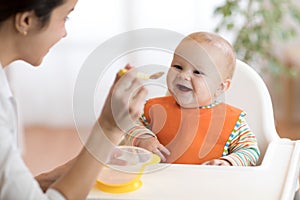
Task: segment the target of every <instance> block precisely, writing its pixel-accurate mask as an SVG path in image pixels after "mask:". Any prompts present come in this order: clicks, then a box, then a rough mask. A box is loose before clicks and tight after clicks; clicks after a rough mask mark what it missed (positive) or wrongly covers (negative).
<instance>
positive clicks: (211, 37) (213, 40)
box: [187, 32, 236, 79]
mask: <svg viewBox="0 0 300 200" xmlns="http://www.w3.org/2000/svg"><path fill="white" fill-rule="evenodd" d="M187 38H190V39H192V40H194V41H196V42H197V43H198V44H201V45H203V44H207V45H210V46H212V47H214V48H216V50H217V51H218V52H220V53H221V54H222V55H223V56H224V65H223V66H222V69H223V70H222V71H223V72H222V73H223V78H225V79H226V78H229V79H231V78H232V76H233V73H234V70H235V65H236V57H235V53H234V49H233V47H232V46H231V44H230V43H229V42H228V41H227V40H225V39H224V38H222V37H221V36H219V35H217V34H214V33H208V32H195V33H192V34H190V35H188V36H187ZM218 67H220V66H218Z"/></svg>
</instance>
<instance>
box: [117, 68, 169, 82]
mask: <svg viewBox="0 0 300 200" xmlns="http://www.w3.org/2000/svg"><path fill="white" fill-rule="evenodd" d="M127 71H128V70H127V69H125V68H123V69H121V70H120V71H119V72H118V75H119V76H123V75H124V74H125V73H126V72H127ZM164 73H165V72H156V73H154V74H146V73H143V72H137V73H136V77H137V78H139V79H143V80H148V79H158V78H160V77H161V76H162V75H164Z"/></svg>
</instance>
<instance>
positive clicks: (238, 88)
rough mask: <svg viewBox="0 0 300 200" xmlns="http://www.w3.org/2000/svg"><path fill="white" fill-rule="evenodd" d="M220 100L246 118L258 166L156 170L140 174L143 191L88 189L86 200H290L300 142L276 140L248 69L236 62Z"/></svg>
mask: <svg viewBox="0 0 300 200" xmlns="http://www.w3.org/2000/svg"><path fill="white" fill-rule="evenodd" d="M224 98H225V101H226V103H228V104H231V105H234V106H236V107H239V108H241V109H243V110H244V111H245V112H246V113H247V115H246V120H247V122H248V124H249V126H250V128H251V130H252V131H253V132H254V133H255V135H256V137H257V140H258V145H259V148H260V151H261V157H260V160H259V164H258V166H255V167H234V166H230V167H220V166H206V165H185V164H159V165H157V166H156V169H155V170H152V171H151V173H150V172H149V173H147V174H143V176H142V178H141V180H142V182H143V186H142V187H141V188H140V189H139V190H137V191H135V192H131V193H125V194H121V195H120V194H119V195H115V194H108V193H104V192H101V191H99V190H97V189H95V188H94V189H93V190H92V191H91V193H90V195H89V198H88V199H131V200H132V199H149V200H153V199H157V200H159V199H161V200H165V199H172V200H177V199H178V200H182V199H189V200H194V199H203V200H219V199H225V200H227V199H228V200H229V199H230V200H240V199H243V200H253V199H256V200H292V199H293V198H294V194H295V192H296V190H297V188H298V177H299V165H300V141H291V140H289V139H282V138H280V137H279V136H278V134H277V132H276V129H275V125H274V116H273V108H272V102H271V98H270V95H269V92H268V90H267V87H266V85H265V83H264V82H263V80H262V79H261V77H260V76H259V75H258V74H257V73H256V72H255V71H254V70H253V69H252V68H251V67H249V66H248V65H247V64H245V63H244V62H242V61H239V60H237V66H236V71H235V74H234V77H233V80H232V84H231V87H230V89H229V91H227V92H226V94H225V96H224Z"/></svg>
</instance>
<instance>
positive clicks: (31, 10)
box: [0, 0, 147, 200]
mask: <svg viewBox="0 0 300 200" xmlns="http://www.w3.org/2000/svg"><path fill="white" fill-rule="evenodd" d="M76 3H77V0H22V1H19V0H1V1H0V199H55V200H58V199H85V197H86V196H87V194H88V192H89V190H90V188H91V187H92V186H93V184H94V183H95V180H96V178H97V174H98V173H99V171H100V170H101V168H102V164H101V162H99V159H100V160H103V159H105V158H107V156H108V155H109V153H110V152H111V151H112V149H113V146H114V145H116V144H118V142H119V141H120V138H121V136H122V134H123V132H122V131H121V129H120V128H119V127H118V126H117V122H115V120H114V119H121V121H119V122H118V123H121V124H122V120H124V122H127V121H128V119H126V117H131V118H132V119H136V118H137V116H139V114H140V111H141V108H142V106H143V101H144V98H145V96H146V94H147V91H146V89H145V88H143V87H141V83H140V82H139V81H138V80H137V78H134V77H132V76H126V77H124V78H126V79H128V80H127V81H128V82H129V83H131V85H130V87H129V88H124V86H123V85H121V84H119V85H118V84H116V82H117V81H118V77H117V78H116V81H115V83H114V85H113V86H112V88H111V92H110V93H109V95H108V97H107V99H106V103H105V105H104V108H103V111H102V113H101V115H100V117H99V119H98V122H97V123H96V125H95V128H94V129H93V130H92V132H91V134H90V139H89V140H88V141H87V145H88V146H85V147H84V148H83V149H82V151H81V152H80V154H79V155H78V156H77V157H76V158H75V159H73V160H72V161H71V162H70V163H68V164H67V165H65V166H63V167H59V168H57V169H55V170H53V171H52V172H50V173H48V174H46V176H42V177H39V178H38V179H37V180H39V182H41V183H43V185H44V189H45V188H48V189H47V190H46V192H45V193H44V192H43V190H42V188H41V187H40V185H39V183H38V182H37V181H36V180H35V178H34V177H33V176H32V174H30V171H29V170H28V168H27V167H26V166H25V164H24V162H23V160H22V158H21V155H20V153H19V152H18V149H17V147H16V142H15V136H16V132H17V127H16V121H17V119H16V113H15V107H14V99H13V97H12V94H11V91H10V88H9V86H8V83H7V79H6V76H5V73H4V70H3V69H4V68H5V67H6V66H7V65H8V64H10V63H11V62H13V61H15V60H23V61H25V62H28V63H29V64H31V65H33V66H38V65H40V64H41V62H42V60H43V57H44V56H45V55H46V54H47V52H48V51H49V49H50V48H51V47H52V46H53V45H54V44H55V43H57V42H58V41H59V40H60V39H62V38H63V37H66V35H67V32H66V29H65V21H66V19H67V16H68V14H69V13H70V12H71V11H72V10H73V9H74V6H75V4H76ZM137 87H139V88H140V89H138V92H135V95H133V97H132V96H131V95H130V94H132V92H133V91H134V90H135V89H136V88H137ZM125 90H126V93H125V92H124V91H125ZM113 92H114V94H122V95H112V93H113ZM124 98H125V101H124ZM111 101H114V102H116V104H117V105H118V110H119V112H118V113H117V115H119V116H115V115H114V116H113V114H112V110H111ZM126 102H127V103H126ZM128 110H129V114H130V116H127V115H126V113H127V112H128ZM114 114H116V113H114ZM124 116H125V117H124ZM99 127H101V128H99ZM93 147H97V148H93ZM91 148H93V152H92V153H91V152H90V149H91ZM62 174H63V175H62Z"/></svg>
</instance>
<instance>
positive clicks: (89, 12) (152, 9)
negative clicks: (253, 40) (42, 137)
mask: <svg viewBox="0 0 300 200" xmlns="http://www.w3.org/2000/svg"><path fill="white" fill-rule="evenodd" d="M222 2H223V1H222V0H217V1H199V0H80V1H78V4H77V6H76V8H75V11H74V12H73V13H72V14H71V15H70V20H69V21H68V22H67V24H68V25H67V26H68V28H67V29H68V37H67V38H65V39H63V40H62V41H61V42H60V43H58V44H57V45H56V46H54V47H53V49H51V51H50V53H49V54H48V55H47V56H46V57H45V59H44V62H43V64H42V65H41V66H40V67H38V68H33V67H30V66H29V65H28V64H25V63H23V62H16V63H14V64H12V66H11V67H10V68H9V76H10V81H11V84H12V88H13V91H14V93H15V95H16V97H17V99H18V102H19V110H20V112H21V115H22V122H23V124H24V125H25V126H27V125H36V124H40V125H52V126H73V109H72V97H73V89H74V83H75V81H76V76H77V74H78V72H79V70H80V67H81V66H82V64H83V63H84V61H85V59H86V58H87V57H88V55H89V54H90V53H91V52H92V51H93V50H94V49H95V48H96V47H97V46H98V45H100V44H101V43H102V42H104V41H106V40H107V39H109V38H111V37H112V36H115V35H117V34H120V33H122V32H125V31H129V30H134V29H138V28H163V29H169V30H172V31H176V32H179V33H182V34H188V33H191V32H193V31H212V30H213V28H214V26H215V22H216V19H214V18H213V16H212V13H213V9H214V7H215V6H216V5H219V4H220V3H222ZM224 37H225V38H226V36H224ZM227 39H228V40H230V38H227Z"/></svg>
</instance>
